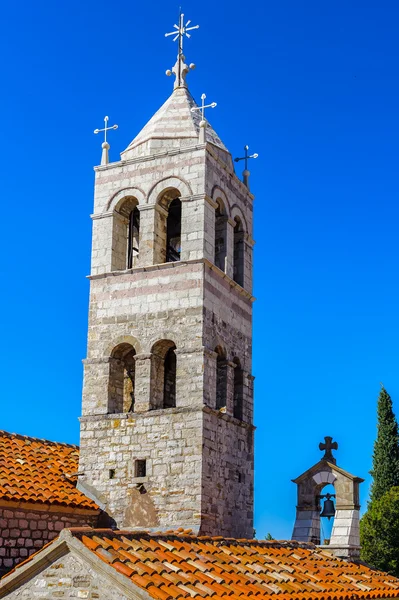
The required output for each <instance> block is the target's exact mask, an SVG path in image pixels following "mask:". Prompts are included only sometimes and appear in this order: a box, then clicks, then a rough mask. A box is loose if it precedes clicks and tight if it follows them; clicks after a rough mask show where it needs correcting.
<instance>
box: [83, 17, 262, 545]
mask: <svg viewBox="0 0 399 600" xmlns="http://www.w3.org/2000/svg"><path fill="white" fill-rule="evenodd" d="M183 29H184V27H183ZM188 71H189V67H188V66H187V65H186V64H185V59H184V56H183V54H182V51H180V40H179V55H178V60H177V63H176V65H175V67H174V69H173V73H174V74H175V77H176V81H175V86H174V90H173V93H172V95H171V96H170V97H169V98H168V99H167V100H166V102H165V103H164V104H163V106H161V108H160V109H159V110H158V112H157V113H156V114H155V115H154V116H153V117H152V118H151V119H150V121H149V122H148V123H147V124H146V125H145V127H144V128H143V129H142V130H141V131H140V133H139V134H138V135H137V136H136V137H135V138H134V140H133V141H132V142H131V144H130V145H129V146H128V147H127V148H126V150H124V152H122V154H121V159H120V161H118V162H114V163H109V162H108V149H109V146H108V144H107V148H106V151H105V152H104V153H103V160H102V163H103V164H101V165H100V166H98V167H96V168H95V195H94V211H93V215H92V219H93V241H92V262H91V274H90V277H89V279H90V306H89V329H88V346H87V358H86V359H85V361H84V388H83V402H82V417H81V419H80V422H81V442H80V448H81V450H80V466H79V473H80V475H79V484H78V485H79V487H80V489H82V490H83V491H84V492H85V493H86V494H87V495H89V496H91V497H92V498H94V499H95V500H96V501H97V502H98V503H99V505H100V506H101V507H102V508H103V510H104V513H105V515H106V516H107V517H108V518H109V519H110V520H112V521H113V522H114V523H115V524H116V525H117V526H118V527H119V528H122V527H123V528H148V529H151V528H154V529H157V530H159V529H177V528H178V527H189V528H191V529H193V530H194V531H196V532H199V533H201V534H211V535H223V536H234V537H247V538H251V537H252V536H253V456H254V450H253V432H254V427H253V377H252V374H251V369H252V356H251V355H252V302H253V297H252V248H253V240H252V210H253V196H252V195H251V193H250V192H249V189H248V187H247V186H246V185H244V183H243V182H242V181H240V180H239V179H238V178H237V176H236V175H235V173H234V168H233V162H232V158H231V155H230V153H229V151H228V150H227V148H226V147H225V146H224V144H223V142H222V141H221V139H220V138H219V136H218V135H217V134H216V132H215V131H214V130H213V128H212V127H211V126H210V125H209V123H207V122H206V121H205V119H204V118H203V116H201V111H199V110H197V108H198V107H197V105H196V104H195V102H194V100H193V98H192V96H191V95H190V93H189V91H188V88H187V84H186V75H187V73H188ZM193 109H194V110H193Z"/></svg>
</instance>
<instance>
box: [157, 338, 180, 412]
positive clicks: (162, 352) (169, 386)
mask: <svg viewBox="0 0 399 600" xmlns="http://www.w3.org/2000/svg"><path fill="white" fill-rule="evenodd" d="M176 367H177V360H176V346H175V344H174V342H172V341H171V340H160V341H159V342H156V344H154V346H153V348H152V364H151V407H152V408H154V409H156V408H174V407H175V406H176Z"/></svg>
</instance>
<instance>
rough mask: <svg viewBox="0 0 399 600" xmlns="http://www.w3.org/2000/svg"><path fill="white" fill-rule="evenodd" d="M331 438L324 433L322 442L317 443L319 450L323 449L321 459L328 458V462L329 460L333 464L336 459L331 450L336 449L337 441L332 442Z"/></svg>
mask: <svg viewBox="0 0 399 600" xmlns="http://www.w3.org/2000/svg"><path fill="white" fill-rule="evenodd" d="M332 440H333V439H332V437H331V436H329V435H326V436H325V438H324V443H323V442H320V444H319V450H321V451H323V450H324V456H323V458H322V460H328V462H331V463H333V464H334V465H335V464H336V462H337V461H336V460H335V458H334V456H333V453H332V451H333V450H338V443H337V442H333V441H332Z"/></svg>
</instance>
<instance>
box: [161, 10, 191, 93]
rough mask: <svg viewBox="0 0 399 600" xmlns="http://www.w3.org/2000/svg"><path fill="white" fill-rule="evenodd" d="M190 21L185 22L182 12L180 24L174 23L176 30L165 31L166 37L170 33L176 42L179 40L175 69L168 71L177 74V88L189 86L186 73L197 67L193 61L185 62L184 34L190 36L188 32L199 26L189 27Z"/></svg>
mask: <svg viewBox="0 0 399 600" xmlns="http://www.w3.org/2000/svg"><path fill="white" fill-rule="evenodd" d="M190 23H191V21H187V23H186V24H184V14H183V13H182V12H180V15H179V25H173V27H174V28H175V31H171V32H169V33H165V37H169V36H170V35H173V36H174V38H173V41H174V42H176V41H177V40H178V52H177V61H176V64H175V66H174V67H173V69H168V70H167V71H166V75H172V73H173V74H174V75H175V77H176V80H175V84H174V87H175V89H176V88H178V87H187V85H186V75H187V73H188V72H189V71H190V69H194V68H195V65H194V64H193V63H191V64H190V65H186V64H185V62H184V60H185V57H184V54H183V39H184V36H186V37H188V38H190V37H191V34H190V33H188V32H189V31H192V30H193V29H198V28H199V25H194V26H193V27H189V25H190Z"/></svg>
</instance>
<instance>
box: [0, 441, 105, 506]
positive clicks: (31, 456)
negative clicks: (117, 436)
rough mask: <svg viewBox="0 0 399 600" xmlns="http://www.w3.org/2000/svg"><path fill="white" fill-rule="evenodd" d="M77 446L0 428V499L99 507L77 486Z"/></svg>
mask: <svg viewBox="0 0 399 600" xmlns="http://www.w3.org/2000/svg"><path fill="white" fill-rule="evenodd" d="M78 461H79V448H78V446H73V445H70V444H60V443H57V442H49V441H47V440H39V439H36V438H32V437H28V436H23V435H17V434H15V433H8V432H6V431H1V430H0V499H3V500H7V501H16V502H21V501H22V502H33V503H40V504H51V505H54V504H55V505H60V506H68V507H70V508H80V509H93V510H98V507H97V506H96V504H95V503H94V502H93V501H92V500H90V499H89V498H87V497H86V496H85V495H84V494H83V493H82V492H80V491H79V490H78V489H77V488H76V481H77V478H76V476H74V474H76V473H77V471H78Z"/></svg>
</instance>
